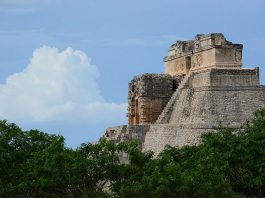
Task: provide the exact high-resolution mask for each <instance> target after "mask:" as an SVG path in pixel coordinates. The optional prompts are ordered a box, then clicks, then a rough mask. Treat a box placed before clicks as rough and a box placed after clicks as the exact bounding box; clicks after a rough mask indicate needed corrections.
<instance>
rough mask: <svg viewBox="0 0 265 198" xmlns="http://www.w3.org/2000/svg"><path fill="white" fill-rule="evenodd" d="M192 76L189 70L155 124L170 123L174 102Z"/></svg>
mask: <svg viewBox="0 0 265 198" xmlns="http://www.w3.org/2000/svg"><path fill="white" fill-rule="evenodd" d="M190 76H191V72H189V73H188V74H187V75H186V76H185V77H184V78H183V80H182V81H181V83H180V84H179V86H178V88H177V90H176V91H175V92H174V93H173V95H172V96H171V98H170V100H169V101H168V103H167V105H166V106H165V108H164V109H163V111H162V113H161V114H160V116H159V117H158V118H157V120H156V122H155V124H166V123H169V120H170V117H171V114H172V111H173V107H174V104H175V103H176V101H177V100H178V98H179V95H180V93H181V90H182V89H183V88H184V87H185V86H186V85H188V82H189V78H190Z"/></svg>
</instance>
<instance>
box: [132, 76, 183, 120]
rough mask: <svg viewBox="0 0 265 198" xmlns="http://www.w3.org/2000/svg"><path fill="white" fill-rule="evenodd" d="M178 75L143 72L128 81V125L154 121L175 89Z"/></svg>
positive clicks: (178, 79)
mask: <svg viewBox="0 0 265 198" xmlns="http://www.w3.org/2000/svg"><path fill="white" fill-rule="evenodd" d="M179 81H180V77H178V78H177V77H172V76H170V75H166V74H143V75H139V76H136V77H134V79H133V80H132V81H131V82H130V83H129V97H128V122H129V125H135V124H151V123H154V122H155V121H156V120H157V118H158V116H159V115H160V114H161V112H162V111H163V109H164V107H165V106H166V104H167V103H168V101H169V99H170V98H171V96H172V94H173V92H174V91H175V90H176V89H177V86H178V83H179Z"/></svg>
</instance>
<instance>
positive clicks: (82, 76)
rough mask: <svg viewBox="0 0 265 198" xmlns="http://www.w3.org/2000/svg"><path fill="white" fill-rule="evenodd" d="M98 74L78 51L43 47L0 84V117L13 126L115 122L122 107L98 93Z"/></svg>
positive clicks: (120, 119)
mask: <svg viewBox="0 0 265 198" xmlns="http://www.w3.org/2000/svg"><path fill="white" fill-rule="evenodd" d="M98 77H99V71H98V69H97V67H96V66H94V65H92V64H91V60H90V58H89V57H88V56H87V55H86V54H85V53H84V52H82V51H79V50H74V49H72V48H67V49H65V50H64V51H61V52H60V51H59V50H58V49H57V48H52V47H47V46H43V47H41V48H38V49H36V50H35V51H34V52H33V56H32V58H31V59H30V63H29V65H28V66H27V67H26V68H25V69H24V71H22V72H20V73H15V74H13V75H11V76H9V77H8V78H7V79H6V82H5V84H2V85H0V118H1V119H7V120H9V121H12V122H16V123H26V124H27V125H28V124H29V123H49V122H54V121H60V122H65V123H68V124H69V123H70V122H72V123H74V124H76V123H82V122H86V123H93V124H95V123H101V124H103V125H104V123H110V122H113V123H118V122H124V121H125V118H126V116H125V113H126V106H127V105H126V104H125V103H123V104H116V103H109V102H106V101H105V100H104V98H103V97H102V95H101V93H100V89H99V86H98V84H97V79H98Z"/></svg>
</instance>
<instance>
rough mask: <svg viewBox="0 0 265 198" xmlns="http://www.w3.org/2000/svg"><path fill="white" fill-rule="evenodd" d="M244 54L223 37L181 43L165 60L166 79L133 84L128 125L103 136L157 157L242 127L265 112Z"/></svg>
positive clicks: (262, 92)
mask: <svg viewBox="0 0 265 198" xmlns="http://www.w3.org/2000/svg"><path fill="white" fill-rule="evenodd" d="M242 48H243V45H242V44H234V43H232V42H230V41H228V40H227V39H226V38H225V37H224V36H223V34H221V33H211V34H205V35H203V34H199V35H196V36H195V38H194V39H192V40H188V41H177V42H176V43H175V44H173V45H171V46H170V48H169V50H168V54H167V55H166V57H165V58H164V67H165V72H164V74H143V75H138V76H135V77H134V78H133V80H132V81H131V82H130V83H129V93H128V125H124V126H117V127H110V128H108V129H107V130H106V132H105V134H104V136H105V137H106V138H108V139H111V140H113V141H115V142H120V141H124V140H128V139H139V140H140V141H141V143H142V149H143V150H144V151H147V150H151V151H154V152H155V153H156V154H157V153H159V152H160V151H162V150H163V148H164V146H165V145H171V146H183V145H193V144H198V143H199V142H200V136H201V134H202V133H204V132H207V131H214V126H217V125H219V123H222V124H223V125H225V126H229V127H234V128H239V127H241V125H242V124H243V123H244V122H245V121H246V120H247V119H251V117H252V115H253V113H254V112H255V111H256V110H257V109H259V108H264V107H265V87H264V86H262V85H260V81H259V68H250V69H247V68H242Z"/></svg>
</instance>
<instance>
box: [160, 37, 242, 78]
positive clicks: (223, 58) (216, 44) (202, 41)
mask: <svg viewBox="0 0 265 198" xmlns="http://www.w3.org/2000/svg"><path fill="white" fill-rule="evenodd" d="M242 48H243V45H242V44H233V43H232V42H229V41H227V40H226V39H225V37H224V36H223V34H207V35H203V34H198V35H197V36H196V37H195V38H194V39H193V40H189V41H177V42H176V43H175V44H173V45H171V47H170V48H169V51H168V54H167V56H166V57H165V58H164V64H165V74H170V75H172V76H174V75H186V74H188V73H189V72H190V71H199V70H205V69H209V68H226V69H232V68H240V67H241V65H242Z"/></svg>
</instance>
